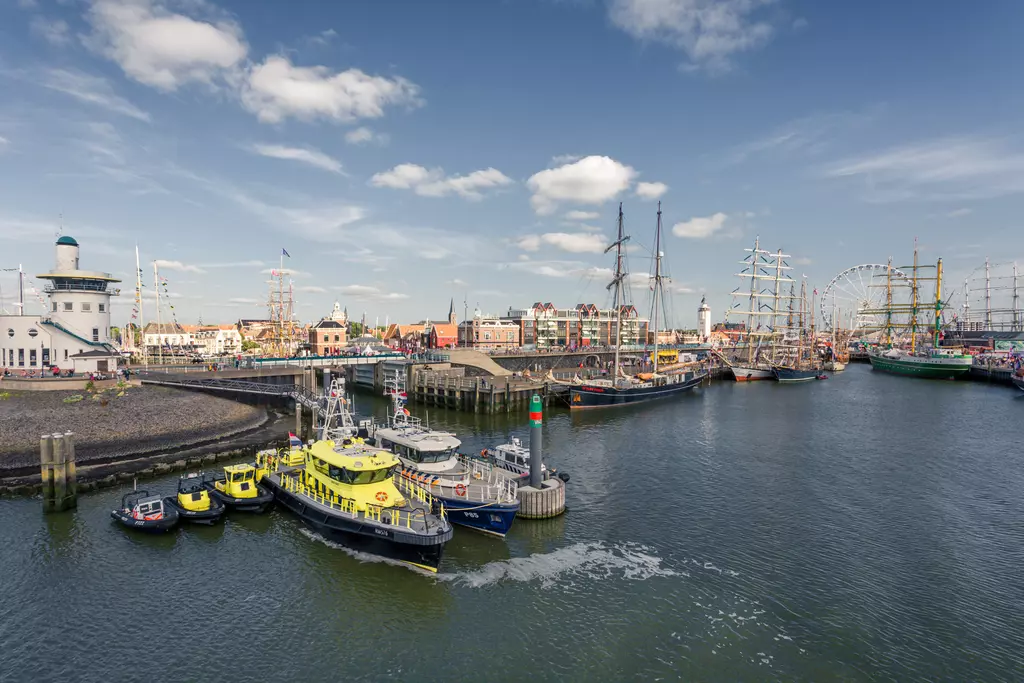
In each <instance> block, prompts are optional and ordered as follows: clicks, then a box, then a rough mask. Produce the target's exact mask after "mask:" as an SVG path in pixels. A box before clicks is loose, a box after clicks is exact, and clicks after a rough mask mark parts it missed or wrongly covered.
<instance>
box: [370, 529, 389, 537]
mask: <svg viewBox="0 0 1024 683" xmlns="http://www.w3.org/2000/svg"><path fill="white" fill-rule="evenodd" d="M373 533H375V534H377V535H378V536H386V537H389V538H390V537H391V532H390V531H387V530H385V529H374V530H373Z"/></svg>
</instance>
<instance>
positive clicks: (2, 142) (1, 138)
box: [0, 135, 10, 147]
mask: <svg viewBox="0 0 1024 683" xmlns="http://www.w3.org/2000/svg"><path fill="white" fill-rule="evenodd" d="M9 143H10V140H8V139H7V138H5V137H4V136H2V135H0V147H3V146H4V145H7V144H9Z"/></svg>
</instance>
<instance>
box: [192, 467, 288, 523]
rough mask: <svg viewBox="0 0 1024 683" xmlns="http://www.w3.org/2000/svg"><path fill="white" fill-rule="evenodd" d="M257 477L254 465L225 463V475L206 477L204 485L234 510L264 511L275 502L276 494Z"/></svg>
mask: <svg viewBox="0 0 1024 683" xmlns="http://www.w3.org/2000/svg"><path fill="white" fill-rule="evenodd" d="M256 479H257V477H256V467H255V466H253V465H249V464H241V465H225V466H224V476H223V477H217V478H209V479H205V480H204V481H203V486H205V487H206V490H207V491H209V492H210V495H211V496H212V497H213V498H216V499H217V500H219V501H220V502H222V503H224V504H225V505H226V506H228V507H229V508H230V509H232V510H237V511H239V512H263V511H264V510H266V509H267V508H268V507H270V504H271V503H273V502H274V494H273V492H272V491H270V490H268V489H267V488H266V487H264V486H263V485H262V484H260V483H258V482H257V481H256Z"/></svg>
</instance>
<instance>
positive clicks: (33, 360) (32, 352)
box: [28, 349, 36, 368]
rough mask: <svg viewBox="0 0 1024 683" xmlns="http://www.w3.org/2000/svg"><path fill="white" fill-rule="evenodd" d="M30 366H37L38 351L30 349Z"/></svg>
mask: <svg viewBox="0 0 1024 683" xmlns="http://www.w3.org/2000/svg"><path fill="white" fill-rule="evenodd" d="M28 364H29V365H30V366H31V367H33V368H34V367H35V366H36V350H35V349H29V351H28Z"/></svg>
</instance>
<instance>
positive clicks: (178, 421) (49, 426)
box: [0, 386, 267, 476]
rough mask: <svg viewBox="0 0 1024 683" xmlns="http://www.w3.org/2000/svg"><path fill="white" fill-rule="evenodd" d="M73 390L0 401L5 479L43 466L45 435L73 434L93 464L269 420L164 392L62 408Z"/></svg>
mask: <svg viewBox="0 0 1024 683" xmlns="http://www.w3.org/2000/svg"><path fill="white" fill-rule="evenodd" d="M76 393H78V392H65V391H37V392H12V393H11V395H10V397H9V398H7V399H6V400H0V476H2V475H3V473H4V471H5V470H6V471H8V472H11V471H15V470H19V469H24V468H26V467H38V466H39V437H40V435H42V434H46V433H54V432H65V431H71V432H74V433H75V457H76V460H77V461H78V462H79V463H81V464H88V463H89V462H90V461H93V462H95V461H110V460H117V459H126V458H130V457H132V456H136V455H139V454H142V453H150V452H154V451H159V450H171V449H173V448H178V447H181V446H186V445H189V444H195V443H199V442H203V441H209V440H211V439H216V438H218V437H225V436H229V435H232V434H237V433H239V432H243V431H247V430H250V429H254V428H256V427H258V426H260V425H261V424H263V423H264V422H265V421H266V419H267V414H266V410H265V409H264V408H261V407H256V406H250V405H246V404H244V403H237V402H235V401H232V400H229V399H224V398H218V397H216V396H210V395H208V394H202V393H197V392H190V391H182V390H177V389H168V388H164V387H149V386H147V387H131V388H129V389H127V390H126V391H125V394H124V396H122V397H116V396H113V395H108V396H109V398H107V401H106V402H107V405H105V406H104V405H102V401H99V400H93V399H92V397H91V396H90V395H89V394H87V393H85V392H81V395H82V396H84V397H85V398H84V400H82V401H79V402H77V403H64V399H65V398H68V397H69V396H74V395H75V394H76Z"/></svg>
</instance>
